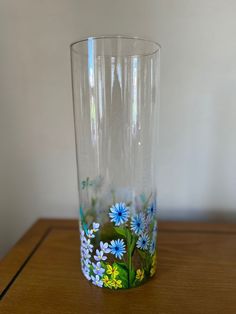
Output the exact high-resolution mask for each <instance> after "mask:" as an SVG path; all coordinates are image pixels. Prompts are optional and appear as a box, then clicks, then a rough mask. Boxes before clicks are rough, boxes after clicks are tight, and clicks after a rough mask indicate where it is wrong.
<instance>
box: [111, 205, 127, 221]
mask: <svg viewBox="0 0 236 314" xmlns="http://www.w3.org/2000/svg"><path fill="white" fill-rule="evenodd" d="M110 211H111V212H110V213H109V216H110V218H111V221H112V222H114V223H115V226H119V225H121V224H123V223H125V222H127V221H128V218H129V208H128V207H126V205H125V203H116V204H115V205H113V206H112V207H111V208H110Z"/></svg>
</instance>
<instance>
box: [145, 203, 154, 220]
mask: <svg viewBox="0 0 236 314" xmlns="http://www.w3.org/2000/svg"><path fill="white" fill-rule="evenodd" d="M155 215H156V206H155V205H154V203H152V205H151V206H149V207H148V209H147V217H148V219H149V220H152V218H153V217H155Z"/></svg>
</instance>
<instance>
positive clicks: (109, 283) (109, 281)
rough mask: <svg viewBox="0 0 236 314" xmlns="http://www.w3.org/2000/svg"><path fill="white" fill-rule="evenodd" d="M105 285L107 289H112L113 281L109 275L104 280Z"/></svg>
mask: <svg viewBox="0 0 236 314" xmlns="http://www.w3.org/2000/svg"><path fill="white" fill-rule="evenodd" d="M102 281H103V284H104V286H105V287H107V288H110V289H112V281H111V280H110V279H109V277H108V276H107V275H105V276H104V277H103V278H102Z"/></svg>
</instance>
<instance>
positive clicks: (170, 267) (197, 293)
mask: <svg viewBox="0 0 236 314" xmlns="http://www.w3.org/2000/svg"><path fill="white" fill-rule="evenodd" d="M158 245H159V256H158V271H157V274H156V276H155V277H154V278H153V279H152V280H150V281H149V282H148V283H146V284H144V285H143V286H140V287H138V288H134V289H130V290H120V291H113V290H107V289H101V288H97V287H95V286H93V285H92V284H90V283H89V282H88V281H87V280H86V279H84V277H83V275H82V274H81V271H80V265H79V233H78V227H77V222H76V221H75V220H55V219H53V220H50V219H48V220H47V219H41V220H39V221H38V222H37V223H36V224H35V225H34V226H33V227H32V228H31V229H30V230H29V231H28V232H27V233H26V235H25V236H24V237H23V238H22V239H21V240H20V241H19V242H18V243H17V244H16V245H15V247H14V248H13V249H12V250H11V251H10V252H9V254H8V255H7V256H6V257H5V258H4V259H3V260H2V261H1V262H0V300H1V301H0V313H1V314H15V313H22V314H28V313H30V314H38V313H43V314H72V313H84V314H90V313H93V314H94V313H95V314H97V313H98V314H99V313H102V314H106V313H109V314H111V313H112V314H113V313H114V314H115V313H119V314H123V313H129V314H132V313H181V314H184V313H188V314H191V313H203V314H205V313H206V314H207V313H214V314H216V313H224V314H227V313H234V314H235V313H236V225H235V224H207V223H187V222H184V223H183V222H160V223H159V236H158Z"/></svg>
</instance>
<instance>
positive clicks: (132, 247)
mask: <svg viewBox="0 0 236 314" xmlns="http://www.w3.org/2000/svg"><path fill="white" fill-rule="evenodd" d="M137 240H138V237H137V236H135V235H134V236H132V241H131V245H130V252H131V255H133V253H134V249H135V244H136V242H137Z"/></svg>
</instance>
